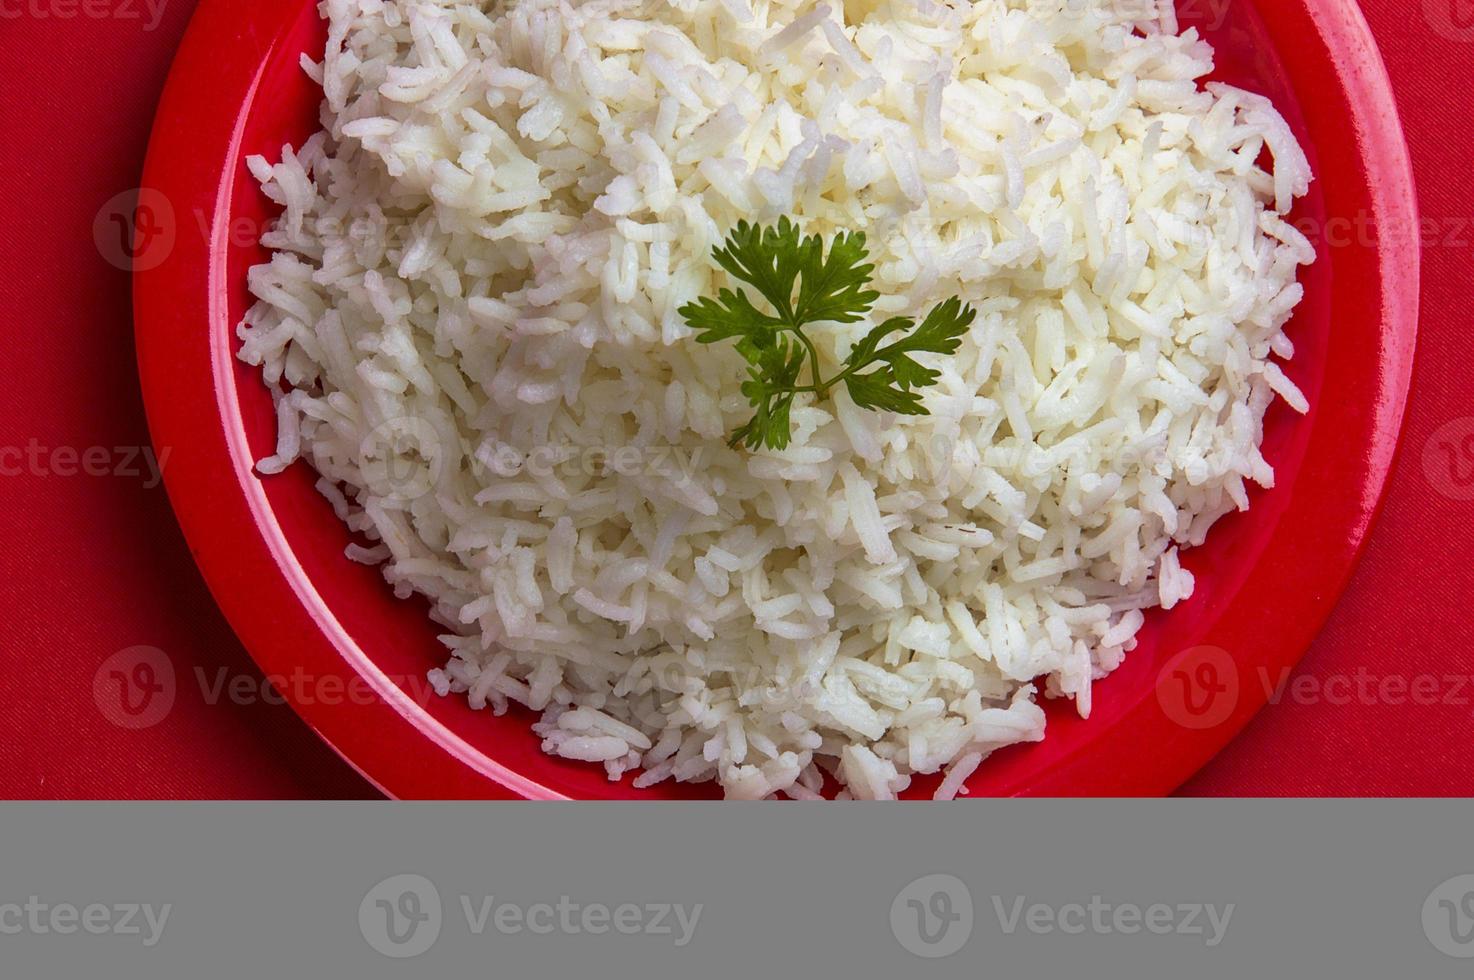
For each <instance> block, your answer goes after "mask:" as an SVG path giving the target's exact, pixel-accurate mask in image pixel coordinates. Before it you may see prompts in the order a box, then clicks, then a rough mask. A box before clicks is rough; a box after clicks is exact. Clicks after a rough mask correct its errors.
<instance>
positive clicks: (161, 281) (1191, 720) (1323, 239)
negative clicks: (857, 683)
mask: <svg viewBox="0 0 1474 980" xmlns="http://www.w3.org/2000/svg"><path fill="white" fill-rule="evenodd" d="M1179 6H1180V7H1181V8H1182V10H1183V17H1184V20H1186V21H1187V22H1189V23H1195V24H1197V25H1198V26H1199V27H1200V29H1202V30H1203V32H1204V33H1205V34H1206V35H1207V36H1208V37H1209V38H1210V40H1212V41H1213V43H1214V45H1215V47H1216V48H1217V50H1218V55H1219V71H1218V77H1220V78H1222V79H1223V80H1225V81H1229V82H1232V83H1234V84H1238V85H1241V86H1244V87H1246V88H1250V89H1253V90H1255V91H1259V92H1262V93H1264V94H1266V95H1269V96H1270V97H1271V98H1273V99H1274V100H1275V102H1276V104H1277V105H1278V106H1279V107H1280V108H1281V110H1282V111H1283V112H1284V113H1285V115H1286V117H1287V118H1288V119H1289V120H1290V122H1291V125H1293V126H1295V128H1296V129H1297V131H1298V132H1299V134H1300V137H1301V139H1302V141H1303V142H1304V145H1305V146H1306V148H1307V151H1308V152H1309V154H1310V157H1311V162H1312V164H1313V166H1314V167H1315V172H1316V174H1317V180H1316V182H1315V184H1314V187H1313V190H1312V193H1311V195H1310V197H1309V198H1307V199H1306V200H1305V201H1304V202H1303V203H1302V206H1301V208H1300V209H1299V211H1298V213H1297V221H1298V223H1300V225H1301V227H1302V228H1305V229H1308V230H1310V231H1311V232H1312V237H1313V238H1314V239H1315V240H1316V241H1317V243H1318V247H1319V250H1320V261H1319V262H1317V263H1316V265H1315V266H1313V267H1312V268H1311V269H1310V270H1308V271H1307V272H1306V273H1305V274H1304V276H1303V282H1304V284H1305V287H1306V299H1305V302H1304V304H1303V306H1302V307H1301V308H1300V310H1299V312H1298V313H1297V315H1296V317H1295V320H1294V322H1293V323H1292V324H1291V327H1290V335H1291V337H1292V338H1293V339H1294V341H1295V344H1296V347H1297V348H1298V355H1297V357H1296V358H1295V361H1294V362H1293V364H1292V365H1291V366H1290V368H1289V374H1290V375H1291V377H1293V378H1294V379H1295V381H1296V382H1297V383H1299V385H1300V386H1301V388H1303V389H1304V390H1305V392H1306V394H1307V395H1308V396H1309V397H1310V400H1311V403H1312V405H1313V406H1314V407H1313V409H1312V411H1311V414H1310V415H1309V416H1308V417H1307V418H1303V419H1302V418H1299V417H1296V416H1294V415H1293V413H1291V412H1290V411H1289V410H1288V409H1286V408H1285V407H1284V406H1283V405H1276V406H1275V407H1274V408H1273V409H1272V410H1271V412H1270V416H1269V418H1268V420H1267V423H1266V425H1267V434H1266V438H1265V455H1266V456H1267V457H1268V458H1269V460H1270V461H1271V462H1272V463H1274V465H1275V466H1276V469H1277V471H1278V474H1279V482H1278V485H1277V486H1276V487H1275V488H1274V489H1273V490H1271V491H1267V492H1261V493H1256V494H1254V496H1253V508H1252V510H1251V511H1250V512H1249V513H1247V514H1243V515H1235V516H1233V517H1231V518H1228V519H1226V520H1224V521H1223V522H1222V523H1221V524H1220V525H1219V526H1218V527H1217V528H1215V531H1214V533H1213V535H1212V536H1211V537H1210V539H1209V542H1208V544H1207V545H1206V546H1204V547H1202V548H1199V549H1197V550H1195V551H1192V552H1191V553H1189V555H1188V556H1187V557H1186V561H1185V563H1186V565H1187V567H1188V568H1190V569H1191V570H1192V571H1193V572H1194V573H1195V574H1196V575H1197V579H1198V590H1197V594H1196V595H1195V596H1194V597H1193V598H1192V600H1191V601H1189V602H1188V603H1186V604H1184V605H1181V606H1179V607H1178V608H1177V609H1175V610H1173V611H1172V612H1170V613H1161V612H1156V613H1154V614H1153V615H1151V616H1149V617H1148V623H1147V626H1146V627H1145V628H1144V630H1143V633H1142V643H1141V645H1140V647H1139V648H1138V649H1137V650H1136V651H1135V652H1133V653H1132V654H1131V656H1130V657H1129V658H1128V659H1127V662H1126V664H1125V665H1124V666H1123V667H1122V668H1121V669H1120V670H1118V671H1117V672H1116V673H1115V674H1113V675H1112V676H1111V677H1110V679H1109V680H1107V681H1105V682H1103V683H1101V684H1099V685H1097V687H1096V690H1095V710H1094V716H1093V717H1092V718H1091V720H1090V721H1088V722H1082V721H1080V719H1078V718H1077V717H1075V716H1074V714H1073V711H1072V709H1071V707H1070V706H1069V705H1066V704H1051V705H1049V706H1048V711H1049V734H1048V737H1047V738H1046V740H1045V741H1044V742H1043V743H1041V744H1039V745H1033V746H1027V747H1018V748H1013V749H1009V750H1007V751H1004V752H1000V753H999V754H998V755H997V756H995V757H994V758H993V759H991V760H990V761H989V762H988V763H987V764H985V765H984V766H983V767H982V769H981V770H979V772H978V773H977V775H975V776H974V778H973V779H972V780H971V781H970V783H969V788H970V791H971V792H972V793H973V794H974V795H984V794H988V795H993V794H999V795H1077V794H1121V795H1126V794H1133V795H1134V794H1162V793H1166V792H1169V791H1171V790H1172V789H1173V788H1174V787H1176V786H1177V785H1178V784H1179V783H1180V782H1182V780H1184V779H1186V778H1187V776H1189V775H1190V774H1191V773H1192V772H1193V771H1194V770H1196V769H1197V768H1198V767H1199V766H1201V765H1202V764H1203V763H1204V762H1206V761H1207V760H1208V759H1209V758H1210V757H1211V756H1212V755H1213V754H1214V753H1215V752H1217V751H1218V750H1219V749H1220V748H1222V747H1223V745H1224V744H1225V743H1227V742H1228V740H1229V739H1230V738H1232V737H1233V735H1234V734H1235V733H1236V732H1237V731H1238V730H1239V729H1240V728H1241V727H1242V726H1243V725H1244V723H1245V722H1247V721H1248V719H1249V718H1250V716H1251V715H1253V713H1254V712H1255V711H1256V710H1257V709H1258V708H1259V707H1260V706H1262V705H1263V704H1264V703H1265V702H1266V700H1267V699H1268V696H1269V694H1270V693H1271V691H1272V690H1273V689H1274V686H1275V683H1276V682H1277V681H1278V680H1279V679H1280V678H1281V676H1282V674H1283V672H1284V671H1286V670H1287V669H1288V668H1289V667H1291V666H1292V665H1293V664H1294V663H1295V662H1296V661H1297V660H1298V659H1299V657H1300V655H1301V653H1302V652H1303V651H1304V649H1305V648H1306V646H1307V645H1308V644H1309V642H1310V639H1311V638H1312V636H1313V635H1314V634H1315V632H1316V630H1318V629H1319V628H1320V625H1321V623H1322V622H1323V621H1324V620H1325V617H1326V616H1327V614H1328V613H1329V611H1330V609H1331V606H1332V604H1333V603H1334V602H1335V599H1336V596H1337V595H1338V594H1339V593H1340V591H1341V589H1342V588H1343V586H1344V585H1345V583H1346V580H1347V578H1348V576H1349V575H1350V572H1351V569H1352V566H1353V564H1354V563H1355V561H1356V557H1357V555H1358V554H1359V552H1360V550H1361V548H1362V545H1363V543H1364V542H1365V540H1366V537H1367V532H1368V530H1369V528H1370V526H1371V524H1372V521H1373V518H1374V516H1375V514H1376V511H1377V508H1378V502H1379V499H1380V497H1381V493H1382V487H1383V483H1384V481H1385V479H1386V476H1387V472H1388V470H1389V468H1390V466H1391V463H1392V457H1393V454H1394V451H1395V449H1396V446H1397V439H1398V431H1399V428H1400V425H1401V420H1402V411H1403V403H1404V400H1405V397H1406V395H1407V389H1408V380H1409V375H1410V371H1411V366H1412V357H1413V346H1414V337H1415V332H1416V323H1417V312H1418V310H1417V306H1418V272H1419V247H1418V237H1417V213H1416V204H1415V200H1414V195H1413V178H1412V171H1411V169H1410V167H1409V163H1408V158H1407V151H1406V148H1405V145H1404V143H1403V139H1402V132H1401V128H1400V125H1399V123H1398V118H1397V110H1396V106H1395V105H1394V103H1393V99H1392V93H1391V88H1390V86H1389V85H1388V81H1387V77H1386V74H1385V71H1384V69H1383V66H1382V62H1381V59H1380V57H1379V55H1378V53H1377V51H1376V48H1375V46H1374V44H1373V42H1372V38H1371V34H1370V33H1369V31H1368V30H1367V26H1366V23H1365V21H1363V20H1362V17H1361V13H1360V11H1359V10H1358V8H1357V6H1356V4H1355V2H1354V0H1259V2H1256V3H1248V2H1242V3H1231V4H1219V3H1207V4H1205V3H1199V2H1196V0H1187V2H1184V3H1181V4H1179ZM324 36H325V32H324V30H323V27H322V25H321V23H320V22H319V21H318V17H317V13H316V9H315V5H314V4H313V3H311V2H309V0H257V2H255V3H249V4H241V3H232V2H227V0H205V2H203V3H202V4H201V5H200V8H199V11H198V13H197V14H196V15H195V18H194V22H193V23H192V24H191V25H190V29H189V33H188V36H187V37H186V38H185V41H184V46H183V48H182V49H181V51H180V53H179V56H178V59H177V60H176V62H175V64H174V68H173V72H172V74H171V75H170V78H169V84H168V87H167V88H166V90H165V92H164V97H163V101H162V103H161V105H160V108H159V114H158V119H157V121H156V123H155V127H154V133H153V142H152V145H151V146H150V149H149V155H148V164H147V170H146V173H145V179H144V186H145V190H144V192H143V197H142V199H141V205H140V215H139V218H140V220H139V227H140V229H146V230H149V231H151V232H152V237H151V238H150V241H149V242H147V243H145V242H139V243H138V244H139V247H140V251H139V253H138V254H139V258H140V267H139V271H138V273H137V276H136V293H135V305H136V317H137V331H138V359H139V365H140V370H141V372H142V378H143V389H144V395H145V397H146V400H147V405H148V415H149V422H150V425H151V428H152V431H153V438H154V442H155V445H156V447H157V449H158V450H159V452H160V453H161V454H162V452H163V451H164V450H165V448H167V449H168V450H169V451H171V452H172V453H173V455H172V457H171V459H170V466H169V472H168V474H167V478H168V488H169V493H170V497H171V499H172V500H173V503H174V508H175V511H176V512H177V513H178V515H179V520H180V523H181V524H182V525H183V527H184V531H185V533H186V535H187V536H188V538H189V541H190V544H191V547H192V548H193V550H194V553H195V557H196V560H197V561H198V562H199V565H200V568H201V570H202V571H203V572H204V574H205V578H206V579H207V580H208V582H209V584H210V588H211V589H212V590H213V592H214V594H215V597H216V599H217V600H218V601H219V603H220V605H221V607H222V608H223V609H224V611H225V613H226V615H227V616H228V617H229V619H230V621H231V623H232V624H233V625H234V627H235V629H236V631H237V633H238V634H239V635H240V637H241V639H242V640H243V641H244V643H245V645H246V647H247V648H248V649H249V650H250V651H251V653H252V655H253V656H254V657H255V658H256V660H257V662H258V663H259V664H260V666H261V668H262V670H263V671H265V672H266V673H267V674H268V675H271V676H273V677H274V678H279V679H280V680H281V686H283V687H284V688H285V693H286V694H287V697H288V699H289V700H291V701H292V703H293V705H294V706H295V707H296V709H297V710H298V711H299V712H300V713H301V714H302V716H303V717H304V718H306V719H307V721H308V722H309V723H310V724H311V725H312V726H313V727H314V728H315V729H316V730H317V731H318V732H319V734H321V735H322V737H323V738H325V739H327V740H328V742H330V743H331V744H332V745H333V746H334V747H336V748H337V750H338V751H339V752H340V753H342V754H343V756H344V757H345V758H346V759H348V760H349V761H350V762H351V763H353V764H354V765H355V766H357V767H358V768H359V769H360V770H361V771H362V772H363V773H364V774H365V775H366V776H367V777H368V778H369V779H371V780H373V781H374V782H375V783H376V784H377V785H379V786H380V787H381V788H383V789H384V791H385V792H387V793H389V794H391V795H395V796H401V797H463V796H471V797H514V796H523V797H530V798H561V797H573V798H585V799H588V798H611V797H613V798H640V797H643V798H651V797H688V798H689V797H708V796H712V795H714V794H713V791H712V788H711V786H710V784H708V785H706V786H704V787H696V788H692V787H688V786H679V785H674V784H671V783H664V784H661V785H660V786H658V787H656V788H654V789H652V790H646V791H643V792H641V791H635V790H633V789H631V788H630V786H629V782H628V780H627V779H626V780H625V781H624V782H621V783H610V782H608V781H607V780H606V779H605V778H604V775H603V772H602V769H601V768H599V767H595V766H585V765H582V764H576V763H570V762H564V761H562V760H556V759H552V758H549V757H548V756H545V755H544V754H543V753H542V752H541V751H540V750H539V748H538V741H537V739H536V737H535V736H533V735H532V733H531V732H530V731H529V728H528V726H529V723H530V722H531V720H532V717H531V715H530V714H529V713H527V712H513V713H510V714H509V715H507V716H506V717H503V718H494V717H492V716H491V715H490V714H489V713H486V712H475V711H472V710H471V709H470V708H469V707H468V705H467V704H466V702H465V700H464V699H463V698H460V697H449V698H436V697H434V696H433V695H431V694H429V693H428V686H427V684H426V681H425V680H424V677H425V672H426V670H428V669H429V668H431V667H434V666H438V665H439V664H440V662H441V660H442V659H443V658H442V650H441V648H440V646H439V645H438V644H437V643H436V642H435V639H434V635H435V631H434V629H433V628H432V627H431V625H430V624H429V622H428V621H427V620H426V619H425V616H424V613H425V607H424V606H423V604H421V603H419V602H399V601H396V600H395V599H394V598H393V597H392V595H391V594H390V592H389V589H388V587H387V586H386V585H385V583H384V581H383V579H382V578H381V577H380V576H379V574H378V572H377V571H375V570H372V569H368V568H365V567H363V566H359V565H355V564H353V563H351V562H349V561H348V560H346V559H345V558H344V557H343V556H342V552H343V548H344V546H345V545H346V544H347V543H348V536H347V533H346V531H345V530H344V529H343V527H342V526H341V525H340V524H339V522H338V521H337V520H336V519H335V518H334V516H333V514H332V511H331V509H330V508H329V506H328V504H327V502H326V501H325V500H323V499H322V498H321V497H319V496H318V495H317V493H316V492H315V491H314V490H313V489H312V485H313V482H314V478H313V475H312V474H311V473H310V472H309V471H308V469H307V468H306V467H305V466H304V465H298V466H297V467H294V468H293V469H292V470H290V471H289V472H287V473H286V474H283V475H282V476H279V477H276V478H272V479H267V480H262V479H259V478H257V477H256V476H255V475H254V474H253V472H252V462H253V461H254V460H255V459H258V458H260V457H262V456H265V455H267V454H269V453H270V452H271V451H272V449H273V446H274V444H275V434H274V430H275V421H274V418H273V413H272V409H271V401H270V398H269V396H268V394H267V391H266V389H265V387H264V386H263V385H262V383H261V380H260V378H259V376H258V373H257V372H256V371H255V370H253V369H251V368H248V367H246V366H244V365H242V364H240V363H239V362H237V361H236V360H235V358H234V357H233V356H232V355H233V352H234V350H235V345H236V341H235V339H234V332H233V327H234V325H235V324H236V323H238V322H239V320H240V318H241V315H242V313H243V312H244V311H245V309H246V307H247V305H248V303H249V297H248V294H247V291H246V270H247V268H248V267H250V266H251V265H253V264H255V263H257V262H259V261H262V260H263V259H264V258H265V253H264V252H263V250H262V249H261V248H260V247H259V246H257V245H256V244H255V241H256V238H257V235H258V234H259V232H260V229H261V227H262V225H263V223H264V222H265V221H267V220H268V219H269V217H270V214H271V212H270V209H269V208H268V203H267V202H266V201H265V200H264V199H263V198H262V196H261V195H260V194H259V193H258V191H257V189H256V186H255V183H254V182H253V181H252V180H251V179H250V177H249V175H248V174H247V172H246V168H245V165H244V162H243V161H244V159H245V157H246V156H247V155H248V154H252V153H262V154H265V155H267V156H268V157H270V158H273V159H275V158H276V156H277V154H278V153H279V152H280V149H281V147H282V145H283V144H284V143H289V142H290V143H294V144H295V143H298V142H300V141H301V140H302V139H303V138H305V137H306V136H307V135H308V134H310V133H311V132H312V131H313V130H314V129H315V128H316V127H317V119H318V108H317V107H318V101H319V98H320V95H321V93H320V92H319V91H317V90H316V89H315V88H314V86H313V85H312V83H311V82H310V81H308V80H307V78H306V77H305V76H304V75H303V73H302V72H301V70H300V68H299V67H298V62H299V57H300V55H301V54H302V53H303V52H310V53H312V54H313V56H314V57H318V56H320V48H321V45H322V43H323V38H324ZM145 207H146V208H148V209H149V213H148V214H144V213H143V210H142V209H143V208H145ZM144 259H148V261H144ZM1332 324H1335V330H1334V332H1332V330H1331V325H1332ZM1284 758H1285V759H1286V764H1287V765H1293V764H1294V763H1293V759H1294V746H1285V753H1284ZM935 784H936V780H935V777H933V778H932V779H921V780H917V783H916V785H915V786H914V787H913V788H912V790H911V792H910V793H908V794H907V795H910V796H921V795H925V794H929V793H930V791H931V790H932V788H933V787H934V786H935Z"/></svg>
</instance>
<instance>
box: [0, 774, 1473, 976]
mask: <svg viewBox="0 0 1474 980" xmlns="http://www.w3.org/2000/svg"><path fill="white" fill-rule="evenodd" d="M1471 817H1474V804H1470V803H1467V802H1430V801H1397V802H1394V801H1339V800H1327V801H1293V802H1291V801H1287V802H1260V801H1063V800H1059V801H1039V802H1015V801H1007V802H1004V801H983V800H979V801H967V802H963V803H957V804H953V805H941V806H867V805H863V804H852V805H834V804H831V805H818V806H802V805H797V804H790V805H781V804H741V805H691V806H671V805H650V806H646V805H618V804H609V805H594V804H589V805H582V806H578V805H527V804H497V805H484V804H483V805H464V804H423V805H408V804H388V803H385V804H330V803H323V804H289V805H288V804H281V805H263V804H218V805H217V804H211V805H164V804H158V805H155V804H147V805H115V804H107V805H52V804H30V805H27V804H17V805H9V806H5V807H3V808H0V828H3V837H0V854H3V859H0V976H5V977H17V978H49V977H65V978H68V980H73V978H77V977H87V976H106V977H108V978H109V980H127V978H132V977H139V978H148V980H172V978H175V977H180V978H185V977H187V978H233V977H252V978H256V977H263V976H270V977H278V976H279V977H314V976H353V977H355V978H361V980H372V978H376V977H403V976H421V975H424V976H431V977H439V976H455V977H512V978H519V980H520V978H525V977H551V978H560V980H561V978H567V977H573V976H579V975H589V974H590V973H591V972H592V971H598V975H599V976H613V977H623V976H636V975H638V976H641V977H652V978H661V977H682V978H686V977H693V976H694V977H701V978H725V977H733V978H737V977H740V978H743V980H750V978H751V977H753V976H802V975H815V976H837V975H841V974H845V973H849V974H852V975H853V976H855V977H857V978H864V980H869V978H872V977H892V976H896V977H899V976H908V977H910V976H919V977H932V976H935V977H957V978H963V977H966V978H980V977H995V976H1008V977H1017V976H1024V977H1034V976H1038V977H1048V978H1057V977H1060V976H1066V975H1069V973H1070V972H1080V973H1082V974H1084V973H1087V972H1088V973H1089V974H1091V975H1094V974H1096V973H1098V972H1099V971H1106V973H1105V975H1108V976H1113V975H1118V972H1119V971H1123V970H1133V971H1136V972H1138V973H1140V974H1143V975H1146V976H1156V975H1171V976H1178V975H1187V976H1192V977H1194V978H1215V977H1235V978H1239V977H1243V976H1266V977H1277V976H1294V975H1297V974H1307V975H1311V976H1323V975H1333V974H1332V971H1336V970H1338V969H1344V970H1345V971H1346V973H1345V975H1347V976H1352V977H1375V976H1383V975H1385V976H1389V977H1390V976H1393V975H1397V976H1415V977H1418V978H1420V980H1429V978H1439V977H1468V976H1470V975H1471V973H1474V848H1471V847H1470V846H1469V827H1470V825H1471Z"/></svg>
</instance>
